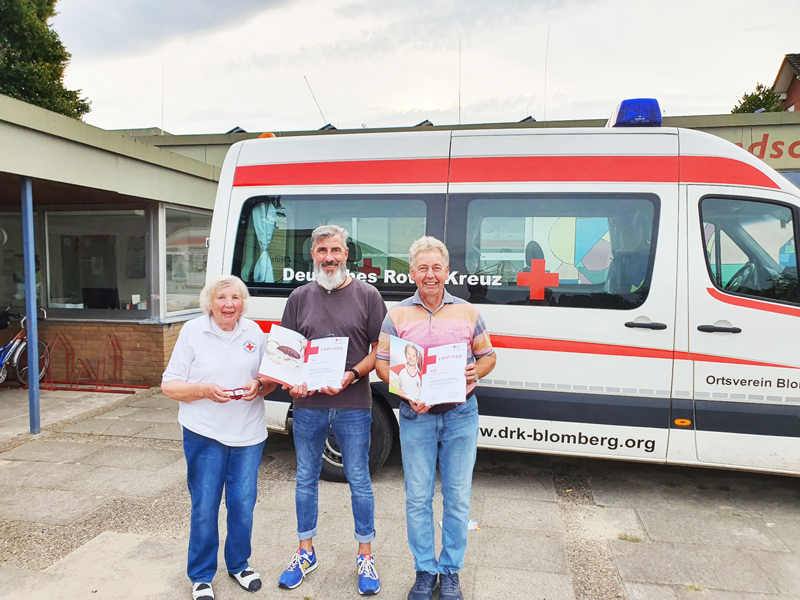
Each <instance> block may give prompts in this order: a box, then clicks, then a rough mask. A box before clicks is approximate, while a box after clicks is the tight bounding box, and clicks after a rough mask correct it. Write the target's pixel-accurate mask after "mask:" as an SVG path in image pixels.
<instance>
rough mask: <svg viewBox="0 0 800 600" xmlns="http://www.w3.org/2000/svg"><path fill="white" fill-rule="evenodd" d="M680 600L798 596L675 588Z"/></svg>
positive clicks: (766, 599) (761, 599) (793, 598)
mask: <svg viewBox="0 0 800 600" xmlns="http://www.w3.org/2000/svg"><path fill="white" fill-rule="evenodd" d="M675 593H676V594H677V595H678V600H797V599H798V596H787V595H785V594H748V593H747V592H726V591H723V590H705V589H704V590H698V589H695V588H693V587H687V586H679V587H676V588H675Z"/></svg>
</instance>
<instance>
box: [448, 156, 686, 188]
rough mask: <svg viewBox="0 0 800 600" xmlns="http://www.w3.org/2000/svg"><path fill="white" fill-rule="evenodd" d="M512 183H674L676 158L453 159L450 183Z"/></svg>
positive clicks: (498, 157)
mask: <svg viewBox="0 0 800 600" xmlns="http://www.w3.org/2000/svg"><path fill="white" fill-rule="evenodd" d="M490 181H492V182H505V183H508V182H514V181H578V182H579V181H604V182H605V181H614V182H677V181H678V157H677V156H496V157H482V158H454V159H453V161H452V165H451V167H450V182H451V183H483V182H490Z"/></svg>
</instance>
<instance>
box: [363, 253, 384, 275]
mask: <svg viewBox="0 0 800 600" xmlns="http://www.w3.org/2000/svg"><path fill="white" fill-rule="evenodd" d="M359 271H361V272H362V273H367V274H370V273H375V275H377V276H378V277H380V275H381V268H380V267H373V266H372V259H371V258H365V259H364V266H363V267H361V268H360V269H359Z"/></svg>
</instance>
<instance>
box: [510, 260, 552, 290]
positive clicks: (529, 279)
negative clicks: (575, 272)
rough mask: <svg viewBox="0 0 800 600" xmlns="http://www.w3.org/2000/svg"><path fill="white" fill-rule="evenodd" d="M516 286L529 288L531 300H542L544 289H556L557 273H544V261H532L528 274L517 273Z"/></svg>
mask: <svg viewBox="0 0 800 600" xmlns="http://www.w3.org/2000/svg"><path fill="white" fill-rule="evenodd" d="M517 285H519V286H522V287H529V288H531V300H544V288H546V287H558V273H546V272H545V270H544V259H543V258H539V259H534V260H532V261H531V272H530V273H517Z"/></svg>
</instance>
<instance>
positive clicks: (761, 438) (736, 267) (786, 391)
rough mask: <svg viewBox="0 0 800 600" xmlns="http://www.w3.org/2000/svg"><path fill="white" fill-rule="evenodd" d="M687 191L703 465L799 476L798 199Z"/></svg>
mask: <svg viewBox="0 0 800 600" xmlns="http://www.w3.org/2000/svg"><path fill="white" fill-rule="evenodd" d="M687 190H688V207H689V228H688V232H689V235H688V243H689V248H688V258H689V261H688V262H689V267H688V269H689V311H688V312H689V353H690V358H691V360H692V362H693V366H694V401H695V427H696V443H697V456H698V459H699V460H700V461H701V462H705V463H710V464H717V465H728V466H734V467H751V468H758V469H770V470H778V471H786V472H794V473H797V472H800V458H798V457H800V352H798V350H797V343H798V336H799V335H800V290H798V284H797V254H796V252H795V249H796V247H797V246H796V243H797V233H798V232H797V217H798V212H797V208H796V206H795V205H794V202H795V200H794V199H792V198H791V197H790V196H789V195H788V194H783V193H781V192H767V191H764V192H761V191H759V192H758V193H755V192H744V193H743V191H742V189H741V188H728V187H721V186H720V187H713V186H691V185H690V186H687Z"/></svg>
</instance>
